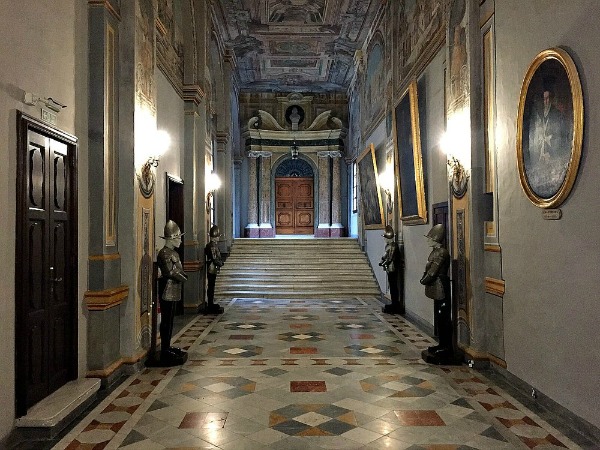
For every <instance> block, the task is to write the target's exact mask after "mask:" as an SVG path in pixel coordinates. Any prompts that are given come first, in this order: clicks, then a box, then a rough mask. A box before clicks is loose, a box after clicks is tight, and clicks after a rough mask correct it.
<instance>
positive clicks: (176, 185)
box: [163, 174, 185, 315]
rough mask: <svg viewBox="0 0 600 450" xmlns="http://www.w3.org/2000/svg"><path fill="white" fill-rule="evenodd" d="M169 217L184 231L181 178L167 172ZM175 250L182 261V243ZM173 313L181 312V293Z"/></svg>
mask: <svg viewBox="0 0 600 450" xmlns="http://www.w3.org/2000/svg"><path fill="white" fill-rule="evenodd" d="M169 219H170V220H173V221H174V222H175V223H176V224H177V225H179V229H180V230H181V232H182V233H183V232H184V231H185V229H184V226H183V180H182V179H181V178H177V177H174V176H173V175H169V174H167V220H169ZM163 226H164V224H163ZM176 251H177V254H179V259H180V260H181V261H182V263H183V261H184V258H183V255H184V245H183V244H182V245H180V246H179V248H177V249H176ZM175 314H177V315H180V314H183V293H182V297H181V300H180V301H179V302H177V307H176V308H175Z"/></svg>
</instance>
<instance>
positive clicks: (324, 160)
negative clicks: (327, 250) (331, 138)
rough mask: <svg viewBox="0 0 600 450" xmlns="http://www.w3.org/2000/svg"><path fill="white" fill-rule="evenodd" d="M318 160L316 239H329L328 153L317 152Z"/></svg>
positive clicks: (329, 193)
mask: <svg viewBox="0 0 600 450" xmlns="http://www.w3.org/2000/svg"><path fill="white" fill-rule="evenodd" d="M317 156H318V158H319V163H318V169H319V223H318V225H317V230H316V237H329V236H330V233H329V230H330V225H331V192H330V176H329V170H330V166H329V164H330V158H329V152H318V153H317Z"/></svg>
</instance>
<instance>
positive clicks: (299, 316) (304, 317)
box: [282, 314, 319, 321]
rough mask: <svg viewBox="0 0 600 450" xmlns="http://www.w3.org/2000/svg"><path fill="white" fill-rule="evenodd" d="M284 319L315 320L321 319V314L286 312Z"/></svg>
mask: <svg viewBox="0 0 600 450" xmlns="http://www.w3.org/2000/svg"><path fill="white" fill-rule="evenodd" d="M282 320H295V321H304V320H308V321H314V320H319V316H317V315H316V314H284V315H283V317H282Z"/></svg>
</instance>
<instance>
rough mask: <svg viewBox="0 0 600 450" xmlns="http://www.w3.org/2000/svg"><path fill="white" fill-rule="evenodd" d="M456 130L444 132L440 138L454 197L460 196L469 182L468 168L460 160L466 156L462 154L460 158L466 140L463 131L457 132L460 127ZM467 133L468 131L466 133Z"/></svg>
mask: <svg viewBox="0 0 600 450" xmlns="http://www.w3.org/2000/svg"><path fill="white" fill-rule="evenodd" d="M456 129H457V131H455V132H454V133H450V132H446V133H444V135H443V136H442V139H441V140H440V146H441V148H442V150H443V151H444V152H445V153H446V158H447V164H448V180H449V181H450V187H451V189H452V194H453V195H454V196H455V197H456V198H462V197H463V196H464V195H465V194H466V192H467V187H468V182H469V177H470V174H469V170H468V169H467V168H466V167H465V166H464V164H463V163H462V162H461V161H464V159H463V158H466V156H465V155H463V158H461V156H460V155H461V151H462V149H465V148H468V142H465V137H464V134H465V133H459V131H458V130H459V129H460V128H456ZM466 135H467V136H468V135H469V134H468V133H467V134H466Z"/></svg>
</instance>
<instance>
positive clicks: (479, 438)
mask: <svg viewBox="0 0 600 450" xmlns="http://www.w3.org/2000/svg"><path fill="white" fill-rule="evenodd" d="M223 304H224V305H225V302H223ZM380 311H381V304H380V303H379V301H378V300H377V299H374V298H369V299H363V298H349V299H344V300H343V301H339V300H335V301H333V300H329V299H328V300H322V299H306V300H304V299H303V300H287V299H234V300H232V301H231V302H230V304H229V305H228V308H227V311H226V312H225V313H224V314H223V315H221V316H216V317H213V316H211V317H206V316H198V317H197V318H195V319H192V320H191V322H190V323H189V324H188V326H187V327H184V329H183V330H182V332H181V333H180V334H179V335H177V336H175V337H174V339H173V340H174V342H175V345H177V346H179V347H181V348H185V347H190V348H191V350H190V353H189V354H190V358H189V359H188V361H187V362H186V363H185V364H184V365H183V366H180V367H173V368H160V369H159V368H156V369H146V370H143V371H142V372H140V373H138V374H135V375H132V376H131V377H130V378H129V379H127V380H126V381H125V382H124V383H123V384H122V385H121V386H119V387H117V388H116V389H115V391H114V392H113V393H112V394H109V395H108V397H107V398H106V399H105V401H103V402H102V403H101V404H100V405H101V406H99V407H98V408H96V409H95V410H94V411H92V412H91V413H90V414H89V415H88V416H87V417H85V418H83V419H82V420H81V422H80V423H79V424H77V425H75V427H74V428H73V429H72V431H70V432H69V433H68V434H67V435H65V437H64V438H63V439H61V441H60V442H59V443H58V444H57V445H56V446H55V448H57V449H59V448H60V449H63V448H64V449H69V450H76V449H82V450H83V449H105V448H111V449H112V448H129V449H131V450H135V449H142V450H154V449H157V450H159V449H166V448H169V449H186V448H223V449H228V448H236V449H237V448H239V449H251V450H258V449H262V448H265V449H266V448H272V449H281V450H284V449H285V450H288V449H289V450H292V449H295V450H297V449H300V450H309V449H313V448H314V449H315V450H316V449H324V448H349V449H350V448H351V449H359V448H360V449H364V450H366V449H370V450H371V449H372V450H375V449H383V448H388V449H411V450H423V449H427V450H445V449H457V450H463V449H464V450H468V449H472V448H479V449H485V450H492V449H494V450H495V449H505V450H508V449H511V448H517V447H519V448H521V447H523V448H536V449H540V450H541V449H546V448H548V449H549V448H580V447H578V446H577V445H576V444H575V443H573V442H571V441H570V440H569V439H568V438H567V437H566V436H565V435H564V434H562V433H561V432H560V431H558V430H557V429H555V428H553V427H552V426H550V425H549V424H548V423H547V422H544V420H542V419H541V418H540V417H539V416H537V415H536V414H534V413H533V412H532V411H530V410H528V409H527V408H526V407H524V406H523V405H522V404H520V403H518V402H517V401H516V400H515V399H514V398H512V397H511V396H510V395H509V394H507V393H506V392H504V391H503V390H502V389H500V388H499V387H497V386H495V385H494V384H493V383H492V382H490V381H489V380H487V379H486V378H485V376H484V375H483V374H482V373H480V372H477V371H476V370H473V369H471V368H468V367H466V366H463V367H456V366H452V367H446V366H430V365H427V364H425V363H424V361H423V360H422V359H421V358H420V349H422V348H423V347H424V346H429V345H432V343H433V340H432V339H430V338H429V337H428V336H426V335H425V334H423V333H422V332H421V331H420V330H418V329H416V328H415V327H414V326H412V325H411V324H410V323H409V322H407V321H406V320H405V319H404V318H403V317H401V316H390V315H382V314H381V313H380ZM242 344H255V345H242ZM149 397H150V398H149ZM147 399H148V400H150V401H146V400H147ZM300 402H302V403H300ZM28 448H37V447H35V446H34V447H28ZM588 448H595V447H588ZM599 448H600V447H599Z"/></svg>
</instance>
